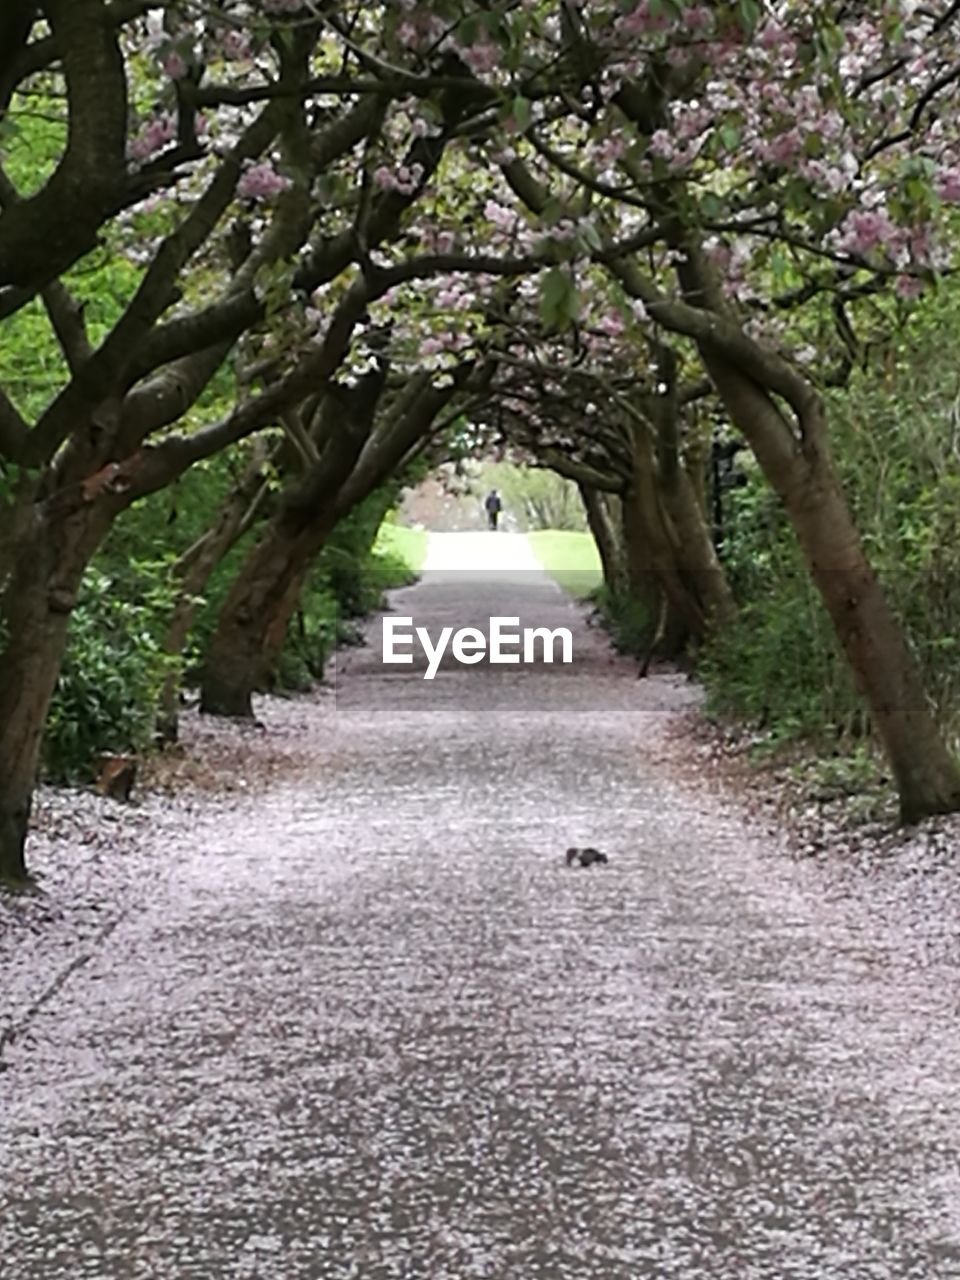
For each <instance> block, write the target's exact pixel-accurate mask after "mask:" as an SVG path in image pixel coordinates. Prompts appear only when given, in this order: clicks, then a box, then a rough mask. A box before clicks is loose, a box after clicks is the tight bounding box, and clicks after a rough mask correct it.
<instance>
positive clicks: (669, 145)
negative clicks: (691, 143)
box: [650, 129, 676, 160]
mask: <svg viewBox="0 0 960 1280" xmlns="http://www.w3.org/2000/svg"><path fill="white" fill-rule="evenodd" d="M650 151H651V152H652V154H653V155H655V156H659V157H660V159H661V160H671V159H672V158H673V156H674V155H675V153H676V147H675V146H674V142H673V138H671V136H670V134H669V133H668V132H667V130H666V129H658V130H657V131H656V133H655V134H654V135H653V137H652V138H651V139H650Z"/></svg>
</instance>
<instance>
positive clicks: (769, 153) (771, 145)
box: [757, 129, 803, 169]
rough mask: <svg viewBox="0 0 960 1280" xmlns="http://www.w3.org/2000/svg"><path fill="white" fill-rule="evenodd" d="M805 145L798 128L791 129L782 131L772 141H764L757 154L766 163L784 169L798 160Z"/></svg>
mask: <svg viewBox="0 0 960 1280" xmlns="http://www.w3.org/2000/svg"><path fill="white" fill-rule="evenodd" d="M802 146H803V143H802V140H801V138H800V133H799V131H798V130H797V129H790V130H789V131H788V132H787V133H781V134H780V135H779V136H778V137H776V138H774V139H773V140H772V141H771V142H762V143H761V144H760V146H759V147H757V155H758V156H759V157H760V159H761V160H762V161H763V162H764V164H773V165H779V166H780V167H781V168H783V169H789V168H790V167H791V165H792V164H793V162H794V160H796V158H797V155H798V154H799V152H800V150H801V148H802Z"/></svg>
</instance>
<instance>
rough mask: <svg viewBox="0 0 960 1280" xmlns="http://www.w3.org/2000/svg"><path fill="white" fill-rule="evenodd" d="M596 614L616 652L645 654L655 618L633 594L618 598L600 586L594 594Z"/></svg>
mask: <svg viewBox="0 0 960 1280" xmlns="http://www.w3.org/2000/svg"><path fill="white" fill-rule="evenodd" d="M593 600H594V602H595V604H596V607H597V611H598V612H599V614H600V617H601V618H602V620H603V625H604V628H605V629H606V631H607V633H608V634H609V636H610V640H611V642H612V644H613V647H614V648H615V649H616V650H617V651H618V652H619V653H627V654H632V655H633V657H635V658H640V657H643V656H645V655H646V652H647V650H648V649H649V648H650V643H651V641H652V640H653V633H654V629H655V627H656V621H657V620H656V618H652V617H651V616H650V611H649V609H648V608H647V607H646V605H645V604H644V603H643V601H642V600H639V599H637V597H636V596H632V595H621V594H619V593H617V592H613V591H611V590H610V589H609V587H606V586H601V587H598V588H597V590H596V591H595V592H594V593H593Z"/></svg>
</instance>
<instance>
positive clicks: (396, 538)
mask: <svg viewBox="0 0 960 1280" xmlns="http://www.w3.org/2000/svg"><path fill="white" fill-rule="evenodd" d="M427 538H428V534H427V531H426V530H425V529H408V528H407V526H406V525H402V524H389V523H387V524H383V525H381V526H380V532H379V533H378V534H377V541H376V542H375V543H374V547H373V554H374V555H376V556H389V557H390V558H391V559H394V560H402V561H403V563H404V564H405V565H406V566H407V568H408V569H409V570H410V572H411V573H413V574H415V573H419V572H420V570H421V568H422V567H423V562H424V560H425V559H426V556H427Z"/></svg>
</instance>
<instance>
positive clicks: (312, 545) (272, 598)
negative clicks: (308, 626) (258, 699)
mask: <svg viewBox="0 0 960 1280" xmlns="http://www.w3.org/2000/svg"><path fill="white" fill-rule="evenodd" d="M328 533H329V528H328V527H327V526H326V522H324V523H321V522H320V520H319V518H318V521H317V523H316V524H315V525H314V526H312V527H311V526H308V527H307V529H306V530H302V529H296V528H294V529H291V528H290V527H289V526H288V525H287V524H286V522H284V521H282V520H275V521H272V522H271V523H270V525H269V526H268V527H267V528H266V529H265V530H264V533H263V536H262V537H261V539H260V541H259V543H258V544H257V545H256V547H254V549H253V551H252V552H251V553H250V555H249V556H248V557H247V560H246V563H245V564H244V566H243V568H242V569H241V570H240V572H239V574H238V575H237V577H236V579H235V581H234V584H233V586H232V587H231V589H230V594H229V596H228V597H227V600H226V603H225V604H224V606H223V610H222V612H221V615H220V619H219V622H218V623H217V630H216V633H215V634H214V637H213V640H212V642H211V645H210V652H209V653H208V655H207V660H206V663H205V664H204V671H203V682H202V686H201V697H200V709H201V711H204V712H206V713H207V714H209V715H218V716H238V717H243V718H247V719H249V718H250V717H252V716H253V694H254V692H255V691H256V690H257V689H262V688H265V687H266V686H267V685H268V683H269V676H270V670H269V661H270V655H269V654H268V652H267V648H266V641H267V635H268V633H269V632H270V630H271V627H274V628H276V627H277V626H278V625H279V622H278V620H279V619H280V618H281V617H282V618H283V619H284V621H283V630H284V632H285V631H286V624H287V622H289V619H290V618H291V617H292V615H293V610H294V609H295V608H296V602H297V598H298V596H299V588H300V585H301V583H302V572H303V569H304V567H305V565H306V564H308V563H309V561H310V560H311V559H312V557H313V556H314V555H316V554H317V552H319V550H320V548H321V547H322V546H323V543H324V540H325V539H326V537H327V535H328Z"/></svg>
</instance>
